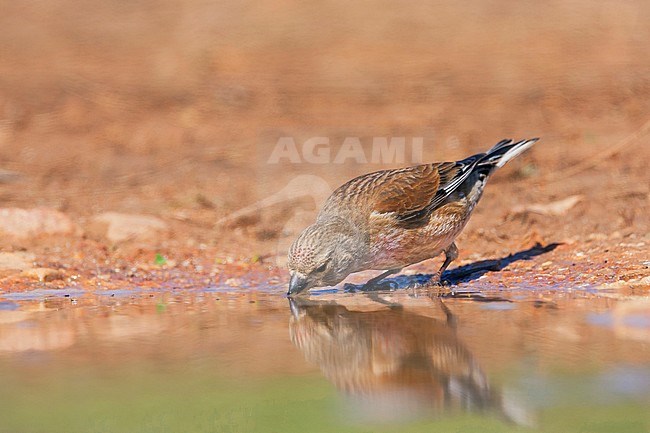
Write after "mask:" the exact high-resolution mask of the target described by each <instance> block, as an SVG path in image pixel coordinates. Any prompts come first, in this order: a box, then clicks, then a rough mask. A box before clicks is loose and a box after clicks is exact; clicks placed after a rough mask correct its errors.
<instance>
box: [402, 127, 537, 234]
mask: <svg viewBox="0 0 650 433" xmlns="http://www.w3.org/2000/svg"><path fill="white" fill-rule="evenodd" d="M537 140H539V138H531V139H527V140H521V141H518V142H516V143H513V142H512V140H501V141H500V142H498V143H497V144H495V145H494V146H493V147H492V148H491V149H490V150H488V151H487V152H485V153H478V154H476V155H472V156H470V157H469V158H466V159H463V160H462V161H458V162H456V164H455V168H457V169H458V171H457V173H456V174H455V175H454V177H453V178H451V179H450V180H449V181H448V182H447V183H446V184H444V185H441V186H440V189H439V190H438V192H437V193H436V195H435V196H434V197H433V199H432V200H431V203H430V204H429V205H428V206H427V207H425V208H424V209H421V210H418V211H416V212H412V213H409V214H405V215H401V216H400V220H401V221H402V222H403V223H405V224H407V226H413V227H416V226H418V225H419V224H421V223H423V222H425V221H426V218H427V217H428V216H429V215H431V213H432V212H433V211H434V210H436V209H438V208H439V207H441V206H443V205H444V204H446V203H448V202H449V201H450V200H451V201H453V200H456V199H458V196H459V195H462V196H468V195H470V194H473V195H474V197H470V200H471V201H472V207H474V205H475V204H476V203H477V202H478V200H479V198H480V196H481V194H482V192H483V188H484V187H485V183H486V182H487V179H488V177H489V176H490V175H491V174H492V173H493V172H494V171H495V170H496V169H497V168H500V167H503V166H504V165H505V164H506V163H507V162H508V161H510V160H511V159H513V158H515V157H516V156H518V155H519V154H521V153H522V152H524V151H526V150H527V149H529V148H530V147H531V146H532V145H533V144H535V142H536V141H537Z"/></svg>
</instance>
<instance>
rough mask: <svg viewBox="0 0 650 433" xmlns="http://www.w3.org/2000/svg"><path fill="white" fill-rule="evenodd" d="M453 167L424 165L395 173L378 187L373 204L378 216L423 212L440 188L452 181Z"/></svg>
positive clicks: (447, 164) (445, 164) (447, 165)
mask: <svg viewBox="0 0 650 433" xmlns="http://www.w3.org/2000/svg"><path fill="white" fill-rule="evenodd" d="M454 165H455V163H451V162H450V163H440V164H427V165H418V166H415V167H409V168H405V169H402V170H395V171H393V172H391V173H390V175H389V176H387V178H386V179H385V180H384V181H383V182H382V183H381V184H380V185H377V192H376V195H375V200H374V203H373V210H374V211H375V212H379V213H388V212H392V213H395V214H397V217H399V216H401V215H409V214H412V213H414V212H419V211H422V210H424V209H426V208H427V207H428V206H429V205H430V204H431V202H432V200H433V199H434V197H435V196H436V194H437V193H438V190H439V188H440V186H441V185H444V184H446V183H447V182H448V181H449V179H450V178H451V177H453V172H454V171H455V170H454Z"/></svg>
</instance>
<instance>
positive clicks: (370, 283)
mask: <svg viewBox="0 0 650 433" xmlns="http://www.w3.org/2000/svg"><path fill="white" fill-rule="evenodd" d="M401 270H402V269H401V268H400V269H389V270H387V271H386V272H382V273H381V274H379V275H377V276H376V277H373V278H371V279H369V280H368V282H366V284H364V285H363V288H364V290H368V289H373V288H374V289H377V287H376V286H377V283H379V282H380V281H381V280H383V279H384V278H386V277H387V276H389V275H393V274H396V273H398V272H399V271H401Z"/></svg>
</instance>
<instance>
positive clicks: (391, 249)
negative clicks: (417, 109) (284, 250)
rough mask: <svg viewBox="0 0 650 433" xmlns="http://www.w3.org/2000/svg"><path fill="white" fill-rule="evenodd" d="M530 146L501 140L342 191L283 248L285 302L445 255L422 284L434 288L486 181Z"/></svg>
mask: <svg viewBox="0 0 650 433" xmlns="http://www.w3.org/2000/svg"><path fill="white" fill-rule="evenodd" d="M537 140H538V139H537V138H533V139H530V140H522V141H518V142H516V143H513V142H512V140H502V141H500V142H499V143H497V144H496V145H494V147H492V148H491V149H490V150H488V151H487V152H485V153H478V154H476V155H472V156H470V157H469V158H466V159H463V160H461V161H456V162H435V163H432V164H422V165H416V166H413V167H407V168H400V169H394V170H381V171H376V172H373V173H368V174H365V175H362V176H359V177H356V178H354V179H352V180H350V181H349V182H347V183H345V184H343V185H342V186H340V187H339V188H337V189H336V190H335V191H334V192H333V193H332V195H331V196H330V197H329V198H328V199H327V201H326V202H325V204H324V205H323V208H322V209H321V211H320V212H319V214H318V217H317V218H316V222H315V223H314V224H312V225H310V226H309V227H307V228H306V229H305V230H303V232H302V233H300V235H299V236H298V238H296V240H295V241H294V242H293V244H292V245H291V247H290V248H289V261H288V267H289V272H290V274H291V279H290V282H289V292H288V295H289V296H291V295H295V294H298V293H300V292H302V291H304V290H307V289H310V288H312V287H322V286H334V285H336V284H338V283H340V282H341V281H343V280H344V279H345V278H346V277H347V276H348V275H350V274H352V273H354V272H360V271H365V270H383V271H385V272H383V273H382V274H380V275H378V276H377V277H375V278H372V279H370V280H369V281H368V282H367V283H366V285H365V286H366V287H368V288H370V287H372V286H376V285H377V283H378V282H379V281H381V280H382V279H383V278H385V277H387V276H388V275H391V274H394V273H397V272H399V271H400V270H401V269H402V268H404V267H406V266H409V265H412V264H415V263H419V262H421V261H423V260H427V259H430V258H433V257H436V256H438V255H439V254H441V253H443V252H444V253H445V260H444V262H443V264H442V266H441V267H440V269H439V270H438V271H437V272H436V273H435V274H434V275H433V276H432V278H431V279H430V281H429V284H431V285H439V284H440V283H441V276H442V273H443V272H444V271H445V269H447V267H448V266H449V264H450V263H451V262H452V261H454V260H455V259H456V258H457V257H458V249H457V248H456V244H455V243H454V240H455V239H456V237H457V236H458V235H459V234H460V232H461V231H462V230H463V228H464V227H465V224H467V221H468V220H469V217H470V216H471V214H472V211H473V210H474V207H475V206H476V204H477V203H478V201H479V199H480V198H481V194H482V193H483V189H484V188H485V184H486V182H487V180H488V179H489V177H490V175H491V174H492V173H494V171H495V170H496V169H497V168H499V167H502V166H503V165H505V164H506V163H507V162H508V161H510V160H511V159H513V158H514V157H516V156H517V155H519V154H521V153H522V152H524V151H525V150H527V149H529V148H530V147H531V146H532V145H533V144H534V143H535V142H536V141H537Z"/></svg>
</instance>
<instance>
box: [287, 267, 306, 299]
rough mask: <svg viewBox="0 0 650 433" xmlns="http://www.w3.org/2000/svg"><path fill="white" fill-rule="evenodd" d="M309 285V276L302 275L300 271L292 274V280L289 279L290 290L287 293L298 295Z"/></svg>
mask: <svg viewBox="0 0 650 433" xmlns="http://www.w3.org/2000/svg"><path fill="white" fill-rule="evenodd" d="M308 285H309V279H308V278H307V276H305V275H302V274H300V273H298V272H296V273H294V274H291V280H289V291H288V292H287V295H289V296H291V295H297V294H298V293H300V292H302V291H303V290H305V289H306V288H307V286H308Z"/></svg>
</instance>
